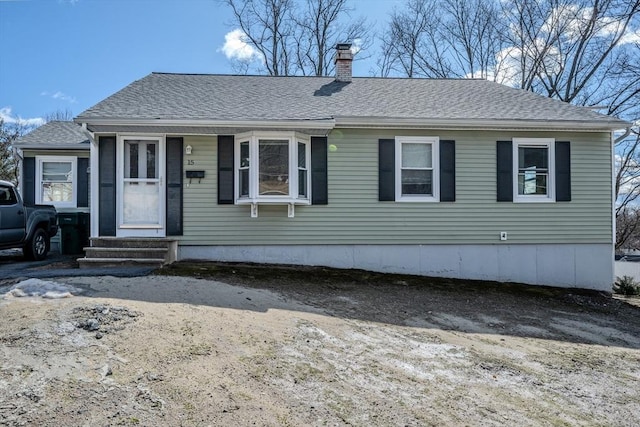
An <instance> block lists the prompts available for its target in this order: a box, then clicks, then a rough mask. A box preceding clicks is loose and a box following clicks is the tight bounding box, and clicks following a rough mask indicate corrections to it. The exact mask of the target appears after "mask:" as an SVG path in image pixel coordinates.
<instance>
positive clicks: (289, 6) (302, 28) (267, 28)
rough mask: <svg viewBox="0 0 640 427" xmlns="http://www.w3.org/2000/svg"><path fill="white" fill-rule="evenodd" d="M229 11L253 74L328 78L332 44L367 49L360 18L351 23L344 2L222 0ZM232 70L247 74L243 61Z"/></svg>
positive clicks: (367, 44)
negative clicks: (252, 55) (250, 52)
mask: <svg viewBox="0 0 640 427" xmlns="http://www.w3.org/2000/svg"><path fill="white" fill-rule="evenodd" d="M222 2H223V3H224V4H226V5H227V6H228V7H229V8H230V9H231V10H232V12H233V16H234V20H233V25H235V26H237V27H239V29H240V30H241V31H242V33H243V34H244V35H245V36H246V38H245V42H246V43H247V44H248V45H249V46H251V47H252V48H253V49H254V50H255V52H256V53H257V56H258V63H259V64H260V65H258V66H257V68H258V72H266V73H267V74H269V75H272V76H280V75H316V76H322V75H328V74H330V73H331V72H332V70H333V67H334V64H333V61H331V58H332V57H333V55H334V48H335V45H336V44H337V43H339V42H355V41H357V42H358V48H359V49H363V48H366V47H368V46H369V44H370V42H371V37H370V35H369V29H368V28H367V25H366V21H365V20H364V18H356V19H352V18H351V17H350V14H351V12H352V9H351V8H350V7H349V6H348V0H306V1H305V2H304V4H303V6H300V2H296V1H294V0H222ZM236 62H237V63H236V64H235V65H234V68H235V70H236V71H241V72H245V73H246V72H248V71H249V70H250V69H251V68H252V64H251V62H250V61H248V60H244V61H242V60H241V61H236Z"/></svg>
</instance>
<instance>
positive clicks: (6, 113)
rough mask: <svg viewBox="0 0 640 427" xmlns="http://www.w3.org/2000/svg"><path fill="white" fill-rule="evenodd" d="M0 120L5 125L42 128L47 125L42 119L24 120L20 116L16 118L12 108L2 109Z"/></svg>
mask: <svg viewBox="0 0 640 427" xmlns="http://www.w3.org/2000/svg"><path fill="white" fill-rule="evenodd" d="M0 119H1V120H2V121H3V122H5V123H16V124H19V125H25V126H40V125H43V124H44V123H45V120H44V119H43V118H42V117H35V118H32V119H23V118H22V117H20V116H14V115H13V114H12V113H11V107H2V108H0Z"/></svg>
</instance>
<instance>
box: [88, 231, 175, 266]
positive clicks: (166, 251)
mask: <svg viewBox="0 0 640 427" xmlns="http://www.w3.org/2000/svg"><path fill="white" fill-rule="evenodd" d="M84 251H85V257H84V258H80V259H78V263H79V264H80V268H100V267H121V266H127V267H131V266H139V267H142V266H145V267H147V266H148V267H161V266H163V265H165V264H171V263H172V262H174V261H175V260H176V257H177V255H178V242H177V241H176V240H172V239H157V238H156V239H151V238H150V239H145V238H119V237H92V238H91V246H90V247H88V248H84Z"/></svg>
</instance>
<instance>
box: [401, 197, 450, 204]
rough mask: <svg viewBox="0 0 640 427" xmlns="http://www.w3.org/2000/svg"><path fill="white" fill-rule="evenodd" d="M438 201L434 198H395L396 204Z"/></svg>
mask: <svg viewBox="0 0 640 427" xmlns="http://www.w3.org/2000/svg"><path fill="white" fill-rule="evenodd" d="M439 201H440V199H438V198H436V197H406V196H405V197H398V198H396V202H398V203H435V202H439Z"/></svg>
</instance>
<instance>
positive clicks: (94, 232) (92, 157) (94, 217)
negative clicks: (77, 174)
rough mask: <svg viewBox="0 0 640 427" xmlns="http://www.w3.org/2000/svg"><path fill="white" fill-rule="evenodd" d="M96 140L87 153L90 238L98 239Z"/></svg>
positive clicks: (98, 180) (98, 204) (98, 163)
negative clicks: (89, 187)
mask: <svg viewBox="0 0 640 427" xmlns="http://www.w3.org/2000/svg"><path fill="white" fill-rule="evenodd" d="M98 139H99V137H98V136H96V137H95V138H93V141H92V142H91V144H90V150H91V151H90V152H89V164H90V171H91V173H90V174H89V178H90V179H91V181H90V183H89V185H90V186H91V193H90V194H91V196H90V197H91V202H90V204H89V205H90V210H91V214H90V215H91V217H90V218H91V221H90V227H91V237H98V236H99V230H100V224H99V222H98V221H99V218H100V159H99V158H98V155H99V153H100V150H99V147H98Z"/></svg>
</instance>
